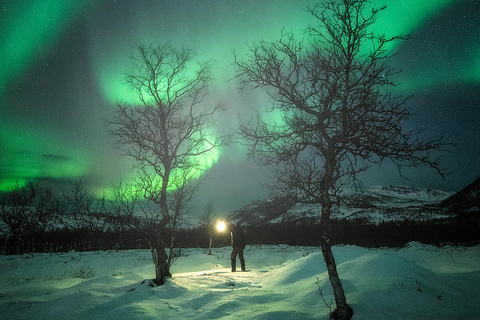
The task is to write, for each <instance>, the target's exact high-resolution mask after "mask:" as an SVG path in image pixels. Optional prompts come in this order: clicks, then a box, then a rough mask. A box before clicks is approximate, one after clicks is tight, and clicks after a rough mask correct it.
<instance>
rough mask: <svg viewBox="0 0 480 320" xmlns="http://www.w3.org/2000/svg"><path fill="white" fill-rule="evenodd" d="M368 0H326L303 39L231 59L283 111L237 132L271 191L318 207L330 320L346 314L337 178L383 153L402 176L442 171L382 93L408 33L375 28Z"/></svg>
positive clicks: (433, 146) (432, 150) (431, 148)
mask: <svg viewBox="0 0 480 320" xmlns="http://www.w3.org/2000/svg"><path fill="white" fill-rule="evenodd" d="M368 3H369V2H368V1H367V0H323V1H321V2H320V3H319V4H317V5H315V6H313V7H309V12H310V13H311V15H313V17H314V18H315V20H316V21H317V24H318V26H314V27H311V26H309V27H308V28H307V29H306V32H305V33H304V35H305V39H304V40H302V41H298V40H296V37H295V36H294V35H292V34H289V33H283V32H282V36H281V37H280V39H279V40H278V41H275V42H260V43H258V44H254V45H250V46H249V54H248V57H247V58H245V59H239V58H238V57H235V63H236V65H237V67H238V70H239V75H238V77H239V79H240V82H241V85H242V88H245V87H253V88H262V89H264V90H266V91H267V92H268V94H269V96H270V98H271V100H272V102H273V103H272V106H271V109H270V110H268V111H269V112H278V113H279V114H281V115H282V121H279V122H276V123H271V122H268V121H266V120H265V119H263V118H262V117H261V116H260V115H258V116H257V117H256V119H251V120H250V121H249V122H247V123H245V122H241V124H240V128H239V133H240V135H241V136H242V137H243V138H244V139H245V141H246V143H247V144H248V145H249V148H250V155H251V156H253V157H254V159H255V160H256V161H258V162H259V163H260V164H262V165H273V167H274V169H275V170H274V172H275V176H276V178H277V183H276V185H275V187H276V188H278V189H280V190H282V191H288V192H292V191H293V192H294V194H296V195H297V196H298V201H304V202H309V203H320V204H321V208H322V209H321V214H320V219H321V220H320V222H321V225H322V228H321V229H322V235H321V236H322V252H323V256H324V260H325V262H326V266H327V270H328V274H329V278H330V282H331V285H332V287H333V290H334V296H335V302H336V310H335V311H334V312H333V316H334V317H335V318H336V319H350V318H351V316H352V314H353V311H352V309H351V308H350V306H349V305H348V304H347V300H346V297H345V293H344V290H343V287H342V284H341V281H340V278H339V275H338V273H337V267H336V263H335V259H334V256H333V254H332V250H331V241H330V239H331V227H330V214H331V208H332V205H334V204H335V203H337V200H338V199H339V197H338V196H339V191H340V189H341V188H340V187H341V186H342V184H344V183H346V182H348V181H349V179H350V178H352V179H353V181H356V177H357V174H358V173H359V172H362V171H364V170H366V169H367V168H368V167H369V166H371V165H372V164H375V163H381V162H382V161H384V160H385V159H390V160H391V161H393V163H395V164H396V165H397V166H398V168H399V172H400V174H402V169H403V168H404V167H417V166H420V165H427V166H430V167H433V168H434V169H435V170H437V171H438V172H439V173H440V174H443V173H444V172H443V170H442V168H441V167H440V159H439V158H438V157H437V156H436V151H438V150H439V149H440V148H441V146H442V141H441V139H439V140H434V141H422V140H421V139H420V138H419V133H420V132H419V131H415V130H413V131H412V130H408V129H406V128H405V123H406V121H407V120H408V119H409V118H410V117H411V116H412V111H411V107H409V106H408V105H407V104H406V100H405V99H403V98H402V97H398V96H394V95H393V94H391V93H390V92H389V90H388V89H389V88H390V87H392V86H393V85H394V83H393V82H392V76H393V75H395V74H396V73H397V71H395V70H393V69H392V68H391V67H389V65H388V62H389V59H390V58H391V57H392V51H391V49H390V48H391V47H390V44H391V43H392V42H394V41H397V40H402V39H405V38H406V37H403V36H395V37H386V36H385V35H378V34H376V33H375V32H374V31H375V29H374V25H375V22H376V20H377V16H378V14H379V13H380V12H381V11H382V10H384V9H385V7H382V8H379V9H371V10H370V9H369V10H366V7H367V4H368ZM304 41H305V42H304ZM307 41H308V42H307ZM350 181H351V180H350Z"/></svg>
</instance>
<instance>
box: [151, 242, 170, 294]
mask: <svg viewBox="0 0 480 320" xmlns="http://www.w3.org/2000/svg"><path fill="white" fill-rule="evenodd" d="M150 251H151V252H152V259H153V264H154V266H155V280H154V282H155V284H157V285H159V286H161V285H162V284H164V283H165V277H171V276H172V274H171V273H170V268H169V266H168V261H167V252H166V251H165V247H164V245H163V243H162V240H155V241H153V242H150Z"/></svg>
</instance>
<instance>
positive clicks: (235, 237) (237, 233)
mask: <svg viewBox="0 0 480 320" xmlns="http://www.w3.org/2000/svg"><path fill="white" fill-rule="evenodd" d="M231 240H232V247H239V248H245V233H244V232H243V230H242V228H240V227H238V226H235V228H234V229H233V231H232V232H231Z"/></svg>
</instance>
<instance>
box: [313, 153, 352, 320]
mask: <svg viewBox="0 0 480 320" xmlns="http://www.w3.org/2000/svg"><path fill="white" fill-rule="evenodd" d="M332 161H334V158H333V157H332V158H328V157H326V163H325V174H324V176H323V178H322V181H321V182H320V183H321V192H322V194H321V197H320V203H321V205H322V214H321V218H320V219H321V220H320V223H321V230H322V231H321V232H322V246H321V247H322V253H323V259H324V260H325V264H326V266H327V272H328V278H329V280H330V284H331V285H332V288H333V294H334V296H335V304H336V309H335V310H334V311H333V313H332V317H333V319H336V320H349V319H351V318H352V315H353V310H352V308H351V307H350V306H349V305H348V304H347V298H346V297H345V292H344V291H343V286H342V282H341V281H340V277H339V276H338V272H337V265H336V263H335V257H334V256H333V253H332V245H331V222H330V215H331V210H332V200H331V199H330V194H329V190H330V189H331V187H332V186H333V175H334V171H333V168H334V165H333V162H332Z"/></svg>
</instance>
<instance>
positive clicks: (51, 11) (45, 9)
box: [0, 0, 88, 94]
mask: <svg viewBox="0 0 480 320" xmlns="http://www.w3.org/2000/svg"><path fill="white" fill-rule="evenodd" d="M87 2H88V1H87V0H76V1H57V0H37V1H9V2H8V3H6V4H4V5H3V6H2V7H0V10H1V11H0V30H1V34H0V45H1V48H2V50H0V61H2V63H1V64H0V83H6V82H7V81H9V80H10V79H11V78H12V77H14V76H15V75H18V74H19V73H21V72H23V71H24V70H25V69H26V68H28V67H29V66H30V65H31V64H32V63H33V61H34V60H35V58H38V57H39V56H40V54H41V53H44V52H45V51H46V50H48V49H49V48H51V45H52V44H53V43H54V42H55V41H57V40H58V39H59V38H60V37H61V35H62V33H63V32H64V30H65V28H66V27H67V26H68V25H69V23H70V20H71V19H74V18H75V17H76V15H77V14H78V13H79V12H80V9H81V8H82V7H84V6H85V3H87ZM2 89H3V86H0V90H2ZM0 94H1V92H0Z"/></svg>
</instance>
